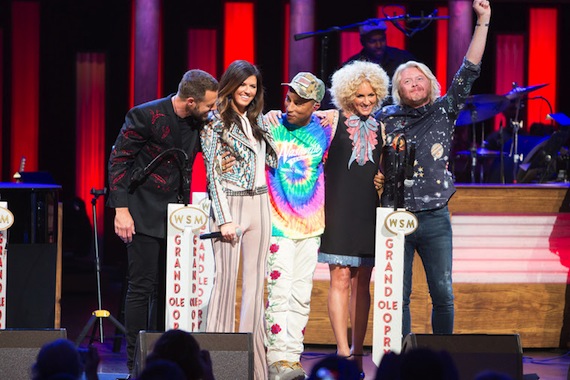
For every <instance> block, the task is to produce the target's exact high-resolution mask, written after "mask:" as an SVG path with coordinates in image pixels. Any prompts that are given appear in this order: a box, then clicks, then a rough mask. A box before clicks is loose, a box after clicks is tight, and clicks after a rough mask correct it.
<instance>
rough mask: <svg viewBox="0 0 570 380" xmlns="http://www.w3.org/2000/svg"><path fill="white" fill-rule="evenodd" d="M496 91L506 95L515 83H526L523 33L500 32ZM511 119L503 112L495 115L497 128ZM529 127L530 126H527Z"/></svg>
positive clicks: (498, 36)
mask: <svg viewBox="0 0 570 380" xmlns="http://www.w3.org/2000/svg"><path fill="white" fill-rule="evenodd" d="M495 46H496V54H495V56H496V62H495V75H496V77H495V93H496V94H499V95H504V94H506V93H508V92H509V91H510V90H512V88H513V83H517V84H518V85H519V86H522V85H523V84H524V70H525V67H524V62H525V60H524V57H525V55H524V36H523V35H522V34H499V35H497V43H496V45H495ZM508 122H509V120H506V119H505V116H504V115H503V114H502V113H501V114H498V115H497V116H496V117H495V130H496V131H498V130H499V128H500V126H501V124H502V125H503V126H506V125H507V123H508ZM525 127H528V126H525Z"/></svg>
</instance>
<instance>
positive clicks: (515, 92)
mask: <svg viewBox="0 0 570 380" xmlns="http://www.w3.org/2000/svg"><path fill="white" fill-rule="evenodd" d="M544 86H548V83H543V84H537V85H535V86H528V87H518V86H517V87H515V88H513V89H512V90H511V91H509V92H507V93H506V94H505V96H506V97H507V99H509V100H513V99H517V98H521V97H523V96H524V95H526V94H528V93H529V92H531V91H535V90H538V89H539V88H543V87H544Z"/></svg>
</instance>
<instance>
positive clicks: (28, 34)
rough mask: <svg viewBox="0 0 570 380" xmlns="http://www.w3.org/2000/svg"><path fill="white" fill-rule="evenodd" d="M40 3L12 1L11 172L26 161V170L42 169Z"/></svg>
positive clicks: (15, 170)
mask: <svg viewBox="0 0 570 380" xmlns="http://www.w3.org/2000/svg"><path fill="white" fill-rule="evenodd" d="M39 52H40V4H39V3H38V2H37V1H14V2H12V52H11V53H12V90H11V100H12V108H11V118H12V120H11V126H10V128H11V142H10V143H11V144H10V148H11V155H10V157H11V160H10V173H15V172H17V171H18V170H19V166H20V160H21V159H22V157H25V158H26V167H25V170H26V171H37V170H38V134H39V132H38V130H39V92H38V90H39V86H38V83H39V82H40V58H39Z"/></svg>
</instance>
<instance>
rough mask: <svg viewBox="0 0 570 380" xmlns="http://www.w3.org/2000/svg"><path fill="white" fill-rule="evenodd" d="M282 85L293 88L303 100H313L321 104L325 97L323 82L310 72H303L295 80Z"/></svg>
mask: <svg viewBox="0 0 570 380" xmlns="http://www.w3.org/2000/svg"><path fill="white" fill-rule="evenodd" d="M281 84H282V85H283V86H289V87H291V88H292V89H293V90H295V92H296V93H297V95H299V96H300V97H301V98H303V99H312V100H314V101H316V102H320V101H321V100H323V97H324V96H325V84H324V83H323V81H322V80H320V79H319V78H317V77H316V76H314V75H313V74H311V73H308V72H301V73H299V74H297V75H295V78H293V80H292V81H291V82H290V83H281Z"/></svg>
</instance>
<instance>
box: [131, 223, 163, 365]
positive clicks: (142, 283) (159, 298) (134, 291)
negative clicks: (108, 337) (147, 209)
mask: <svg viewBox="0 0 570 380" xmlns="http://www.w3.org/2000/svg"><path fill="white" fill-rule="evenodd" d="M127 254H128V272H127V283H128V287H127V295H126V298H125V328H126V329H127V367H128V368H129V371H131V370H132V369H133V364H134V354H135V346H136V342H137V336H138V334H139V331H140V330H147V331H157V330H159V331H164V320H165V319H164V310H165V305H164V302H165V275H164V271H165V268H166V241H165V239H159V238H155V237H152V236H147V235H141V234H136V235H133V241H132V242H131V243H129V244H128V245H127Z"/></svg>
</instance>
